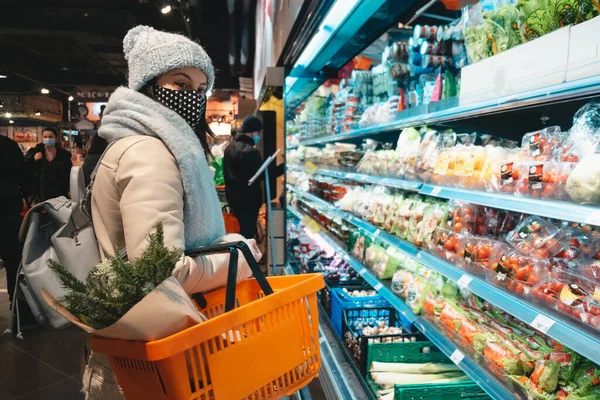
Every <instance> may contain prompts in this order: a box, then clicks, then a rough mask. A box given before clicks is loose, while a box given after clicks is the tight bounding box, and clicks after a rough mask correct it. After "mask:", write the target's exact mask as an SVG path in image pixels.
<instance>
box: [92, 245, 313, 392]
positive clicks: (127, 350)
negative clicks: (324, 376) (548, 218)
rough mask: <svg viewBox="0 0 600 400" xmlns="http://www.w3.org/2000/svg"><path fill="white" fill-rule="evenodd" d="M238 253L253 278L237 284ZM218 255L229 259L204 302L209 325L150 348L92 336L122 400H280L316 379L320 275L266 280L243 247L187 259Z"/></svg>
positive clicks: (146, 344)
mask: <svg viewBox="0 0 600 400" xmlns="http://www.w3.org/2000/svg"><path fill="white" fill-rule="evenodd" d="M238 250H239V251H241V252H242V254H243V255H244V257H246V260H247V262H248V264H249V265H250V267H251V269H252V272H253V273H254V276H255V279H251V280H246V281H243V282H240V283H238V284H237V285H236V275H237V265H238ZM220 252H229V254H230V263H229V276H228V281H227V287H226V288H225V289H220V290H216V291H213V292H211V293H208V294H205V295H204V296H203V301H202V303H203V304H201V305H200V307H199V308H200V310H201V311H202V312H203V313H204V315H206V316H207V317H208V318H209V319H208V321H206V322H203V323H201V324H198V325H195V326H193V327H191V328H188V329H186V330H184V331H181V332H179V333H177V334H175V335H172V336H169V337H167V338H164V339H161V340H156V341H151V342H136V341H128V340H117V339H107V338H101V337H97V336H92V338H91V345H92V349H93V350H94V352H97V353H101V354H105V355H107V356H108V357H109V359H110V362H111V365H112V367H113V370H114V372H115V375H116V377H117V380H118V382H119V385H120V386H121V388H122V389H123V393H124V394H125V397H126V398H127V399H128V400H142V399H143V400H183V399H186V400H192V399H197V400H226V399H232V400H233V399H236V400H237V399H252V400H259V399H260V400H267V399H269V400H270V399H280V398H281V397H284V396H289V395H291V394H293V393H295V392H297V391H298V390H300V389H301V388H303V387H305V386H306V385H307V384H308V383H309V382H310V381H312V379H313V378H314V377H316V376H317V374H318V372H319V368H320V365H321V358H320V348H319V334H318V315H317V296H316V293H317V291H318V290H320V289H322V288H323V287H324V282H323V275H322V274H311V275H308V274H306V275H293V276H278V277H270V278H265V276H264V273H263V272H262V271H261V270H260V268H259V266H258V264H257V263H256V261H254V257H253V256H252V253H251V252H250V248H249V247H248V246H247V245H246V244H245V243H244V242H238V243H226V244H222V245H218V246H211V247H207V248H201V249H197V250H195V251H192V252H186V254H187V255H189V256H199V255H206V254H212V253H220Z"/></svg>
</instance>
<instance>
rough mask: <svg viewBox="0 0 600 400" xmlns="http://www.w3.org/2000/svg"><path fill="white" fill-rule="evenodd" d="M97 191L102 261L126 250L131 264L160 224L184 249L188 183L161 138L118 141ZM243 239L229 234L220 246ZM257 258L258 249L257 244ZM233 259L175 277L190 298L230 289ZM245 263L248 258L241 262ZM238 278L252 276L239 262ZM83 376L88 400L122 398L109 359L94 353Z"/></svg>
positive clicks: (184, 269)
mask: <svg viewBox="0 0 600 400" xmlns="http://www.w3.org/2000/svg"><path fill="white" fill-rule="evenodd" d="M100 163H101V164H100V166H99V167H98V172H97V175H96V179H95V182H94V187H93V196H92V215H93V222H94V230H95V232H96V236H97V238H98V242H99V245H100V252H101V255H102V256H103V257H106V256H111V255H113V254H114V249H115V248H117V249H126V250H127V255H128V257H129V259H131V260H132V259H135V258H137V257H138V256H139V255H140V254H141V253H142V251H143V250H144V248H145V247H146V245H147V241H146V239H147V235H148V233H149V232H150V231H151V230H152V227H153V226H154V224H156V222H157V221H161V222H162V224H163V227H164V232H165V244H166V245H167V246H169V247H172V246H174V247H178V248H184V247H185V246H184V243H185V242H184V221H183V201H184V200H183V198H184V191H183V184H182V180H181V175H180V173H179V170H178V167H177V162H176V161H175V158H174V157H173V155H172V154H171V153H170V152H169V150H168V149H167V147H166V146H165V145H164V144H163V142H162V141H161V140H160V139H157V138H154V137H151V136H130V137H126V138H123V139H120V140H118V141H117V142H116V143H114V144H113V145H112V146H111V148H110V149H109V150H108V151H107V152H106V154H105V155H104V157H103V159H102V160H101V161H100ZM238 240H244V239H243V237H241V236H240V235H227V236H225V237H224V238H221V239H219V240H218V241H217V242H223V241H225V242H231V241H238ZM252 244H253V246H250V247H251V248H253V252H254V255H255V258H256V259H257V260H258V259H260V257H261V255H260V252H259V251H258V248H256V247H255V245H254V243H252ZM228 260H229V256H228V255H223V254H222V255H211V256H207V257H196V258H190V257H183V258H182V260H181V261H180V262H179V263H178V264H177V265H176V267H175V270H174V272H173V275H174V276H175V277H176V278H177V279H178V280H179V282H180V283H181V284H182V286H183V288H184V289H185V290H186V291H187V292H188V293H196V292H203V291H208V290H212V289H214V288H217V287H220V286H223V285H225V282H226V278H227V263H228ZM241 260H243V257H241ZM238 270H239V271H240V273H238V280H239V279H246V278H248V277H250V275H251V272H250V271H249V268H248V267H247V264H246V263H245V262H240V268H238ZM84 354H85V355H84V358H85V359H87V363H86V364H87V366H86V369H85V372H84V374H83V379H84V382H83V385H84V390H85V391H86V399H88V400H92V399H102V400H113V399H115V400H116V399H122V398H123V397H122V395H121V394H120V390H119V388H118V385H116V379H115V378H114V375H113V373H112V370H111V368H110V363H109V362H108V359H107V358H106V357H105V356H102V355H97V354H92V355H91V356H90V357H89V358H88V356H87V353H84Z"/></svg>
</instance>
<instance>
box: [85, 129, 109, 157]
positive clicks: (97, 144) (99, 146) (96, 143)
mask: <svg viewBox="0 0 600 400" xmlns="http://www.w3.org/2000/svg"><path fill="white" fill-rule="evenodd" d="M106 146H108V142H107V141H106V139H104V138H102V137H100V136H99V135H98V134H95V135H94V136H92V140H90V148H89V149H88V154H102V153H104V150H106Z"/></svg>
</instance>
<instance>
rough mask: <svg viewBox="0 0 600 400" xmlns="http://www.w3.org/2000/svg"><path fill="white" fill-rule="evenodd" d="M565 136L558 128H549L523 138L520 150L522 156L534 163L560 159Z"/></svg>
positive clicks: (530, 133)
mask: <svg viewBox="0 0 600 400" xmlns="http://www.w3.org/2000/svg"><path fill="white" fill-rule="evenodd" d="M565 137H566V135H565V134H563V133H562V132H561V129H560V126H550V127H548V128H544V129H542V130H539V131H535V132H529V133H526V134H525V135H524V136H523V141H522V142H521V150H522V152H523V155H524V156H525V157H527V158H529V159H532V160H536V161H550V160H554V159H556V160H558V159H560V155H561V154H562V149H563V147H564V142H565Z"/></svg>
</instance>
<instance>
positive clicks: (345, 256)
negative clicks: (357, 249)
mask: <svg viewBox="0 0 600 400" xmlns="http://www.w3.org/2000/svg"><path fill="white" fill-rule="evenodd" d="M342 258H343V259H344V260H345V261H350V256H349V255H348V254H344V257H342Z"/></svg>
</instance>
